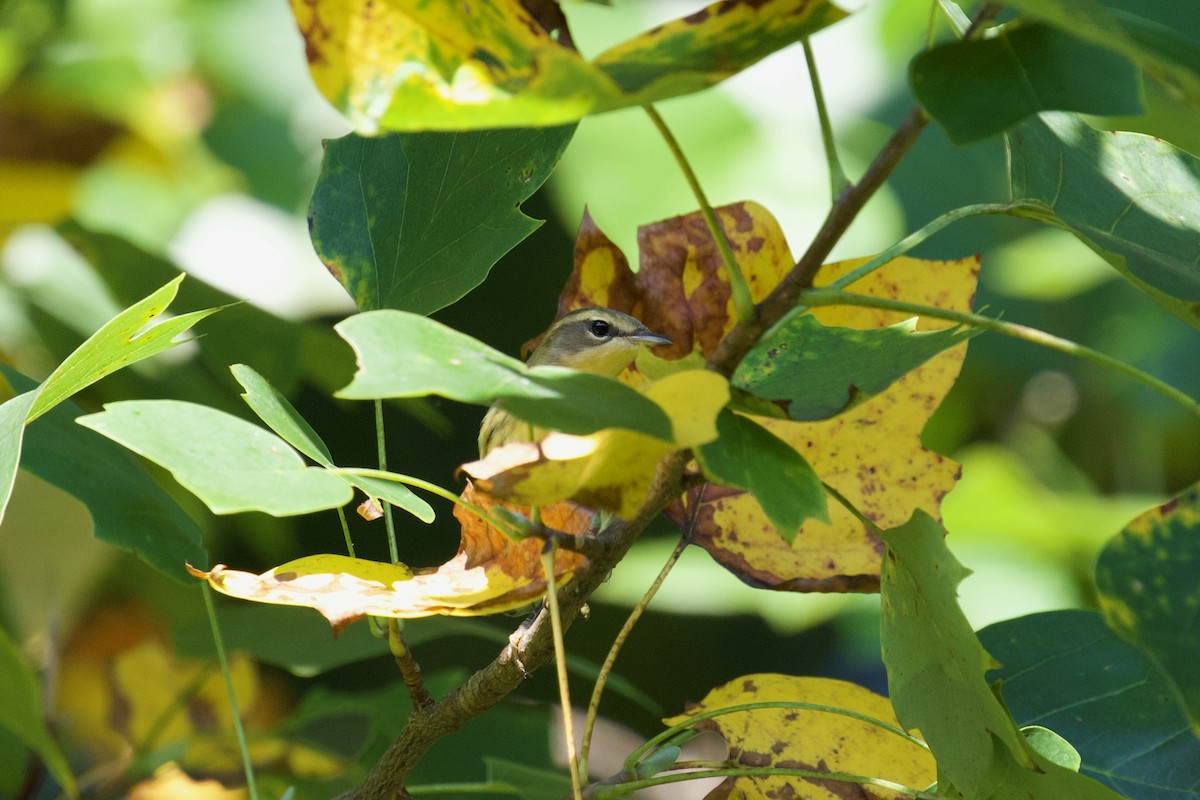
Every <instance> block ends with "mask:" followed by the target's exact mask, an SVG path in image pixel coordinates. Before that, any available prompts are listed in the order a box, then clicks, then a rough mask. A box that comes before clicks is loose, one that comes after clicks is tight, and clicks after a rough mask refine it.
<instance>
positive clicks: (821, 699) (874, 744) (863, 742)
mask: <svg viewBox="0 0 1200 800" xmlns="http://www.w3.org/2000/svg"><path fill="white" fill-rule="evenodd" d="M777 701H784V702H804V703H813V704H816V705H824V706H833V707H836V708H839V709H844V710H848V711H853V712H857V713H858V714H862V715H866V716H868V717H872V718H874V719H876V720H879V721H880V722H883V723H886V724H887V725H890V726H892V727H893V728H896V729H899V728H900V724H899V723H898V722H897V721H896V714H895V712H894V711H893V710H892V704H891V703H890V702H889V701H888V699H887V698H886V697H881V696H879V695H877V694H875V693H874V692H870V691H868V690H866V689H864V688H862V687H861V686H856V685H854V684H852V683H847V682H845V681H838V680H833V679H830V678H797V677H791V676H788V675H775V674H758V675H746V676H744V677H742V678H737V679H735V680H732V681H730V682H729V683H727V684H725V685H724V686H719V687H717V688H716V689H713V690H712V691H711V692H709V693H708V696H707V697H705V698H704V700H702V701H701V702H700V703H698V704H695V705H689V706H688V710H687V713H685V714H680V715H679V716H676V717H672V718H670V719H666V720H664V722H665V723H666V724H668V725H675V724H679V723H682V722H686V721H687V720H688V719H689V718H690V717H693V716H695V715H697V714H701V713H704V712H708V711H714V710H718V709H721V708H727V707H730V706H735V705H743V704H747V703H762V702H777ZM693 727H695V728H697V729H699V730H707V731H716V732H717V733H719V734H720V735H721V736H722V737H723V738H724V739H725V742H726V743H727V744H728V746H729V757H730V760H731V761H732V762H733V763H734V764H735V765H739V766H753V767H771V766H776V767H784V768H786V767H792V768H797V767H799V768H803V769H811V770H819V771H823V772H842V773H848V774H852V775H862V776H866V777H876V778H884V779H886V780H890V781H893V782H895V783H899V784H902V785H904V786H909V787H912V788H916V789H923V788H925V787H926V786H929V785H930V784H931V783H933V782H934V781H935V780H937V766H936V764H935V763H934V760H933V756H932V755H931V754H930V753H929V751H928V750H927V749H926V748H924V747H922V746H920V745H918V744H916V743H914V742H912V741H910V740H908V739H906V738H904V737H902V736H900V735H898V734H897V733H895V732H892V731H889V730H887V729H885V728H882V727H880V726H878V725H876V724H873V723H871V722H865V721H863V720H860V719H855V718H853V717H849V716H845V715H842V714H836V713H829V712H825V711H810V710H805V709H797V708H757V709H753V710H749V711H735V712H731V713H729V714H722V715H720V716H717V717H713V718H712V719H706V720H701V721H699V722H697V723H696V724H695V725H694V726H693ZM859 788H860V787H859V786H857V785H853V784H847V783H836V782H830V781H823V780H819V779H811V778H796V777H783V776H781V777H771V778H746V777H742V778H729V779H727V780H726V781H725V782H724V783H723V784H721V785H720V786H718V787H717V788H716V789H714V790H713V792H711V793H710V795H709V796H710V797H715V796H720V797H739V798H757V797H791V798H797V800H801V799H804V800H838V798H843V797H848V796H851V795H853V796H855V797H868V798H885V797H886V798H893V797H900V796H902V795H899V794H897V793H894V792H891V791H889V790H886V789H879V788H876V787H873V786H862V787H861V791H859Z"/></svg>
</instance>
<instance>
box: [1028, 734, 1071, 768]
mask: <svg viewBox="0 0 1200 800" xmlns="http://www.w3.org/2000/svg"><path fill="white" fill-rule="evenodd" d="M1021 734H1022V735H1023V736H1024V737H1025V741H1027V742H1029V746H1030V747H1032V748H1033V749H1034V750H1036V751H1037V752H1038V753H1040V754H1041V755H1043V756H1045V757H1046V758H1048V759H1050V760H1051V761H1053V762H1054V763H1055V764H1058V765H1059V766H1060V767H1066V768H1067V769H1069V770H1072V771H1073V772H1079V767H1080V765H1082V764H1083V759H1081V758H1080V757H1079V751H1078V750H1076V749H1075V748H1074V747H1073V746H1072V745H1071V743H1070V742H1068V741H1067V740H1066V739H1064V738H1063V737H1061V736H1059V735H1058V734H1057V733H1055V732H1054V731H1052V730H1050V729H1049V728H1043V727H1042V726H1041V725H1026V726H1024V727H1023V728H1021Z"/></svg>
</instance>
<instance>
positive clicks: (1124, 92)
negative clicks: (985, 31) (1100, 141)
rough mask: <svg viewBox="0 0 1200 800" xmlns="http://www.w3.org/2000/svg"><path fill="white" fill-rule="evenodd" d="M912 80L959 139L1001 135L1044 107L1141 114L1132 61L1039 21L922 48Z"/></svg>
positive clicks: (1138, 85)
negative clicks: (974, 37)
mask: <svg viewBox="0 0 1200 800" xmlns="http://www.w3.org/2000/svg"><path fill="white" fill-rule="evenodd" d="M909 81H910V82H911V84H912V88H913V92H914V93H915V94H916V96H917V99H918V100H919V101H920V102H921V105H922V107H923V108H924V109H925V110H926V111H927V112H928V113H929V115H930V116H932V117H933V118H934V119H935V120H937V121H938V123H939V124H940V125H941V126H942V127H943V128H945V130H946V133H947V135H948V136H949V137H950V140H951V141H952V142H954V143H955V144H967V143H970V142H974V141H977V140H979V139H984V138H987V137H988V136H992V135H994V134H997V133H1000V132H1001V131H1003V130H1004V129H1005V128H1008V127H1009V126H1010V125H1015V124H1016V123H1018V122H1020V121H1021V120H1023V119H1025V118H1026V117H1028V116H1030V115H1031V114H1036V113H1038V112H1039V111H1078V112H1080V113H1084V114H1097V115H1106V116H1119V115H1122V114H1130V115H1136V114H1140V113H1141V112H1142V103H1141V99H1140V95H1141V81H1140V79H1139V76H1138V71H1137V69H1135V68H1134V66H1133V65H1132V64H1131V63H1129V61H1128V60H1126V59H1125V58H1123V57H1122V56H1120V55H1118V54H1117V53H1115V52H1113V51H1112V50H1108V49H1106V48H1104V47H1101V46H1098V45H1095V44H1092V43H1090V42H1087V41H1084V40H1082V39H1078V38H1076V37H1074V36H1072V35H1070V34H1069V33H1067V32H1065V31H1062V30H1059V29H1058V28H1054V27H1052V26H1050V25H1045V24H1041V23H1033V24H1028V25H1019V24H1018V25H1006V26H1004V27H1003V28H1001V29H1000V30H999V32H998V33H997V34H996V35H995V36H991V37H987V38H982V39H973V40H970V41H951V42H945V43H943V44H940V45H937V46H936V47H932V48H930V49H928V50H924V51H922V52H921V53H919V54H918V55H917V57H916V58H914V59H913V60H912V63H911V64H910V65H909Z"/></svg>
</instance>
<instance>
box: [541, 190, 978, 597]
mask: <svg viewBox="0 0 1200 800" xmlns="http://www.w3.org/2000/svg"><path fill="white" fill-rule="evenodd" d="M716 211H717V216H718V218H719V220H720V221H721V225H722V227H723V228H724V229H725V231H726V232H727V233H728V234H729V237H730V243H731V246H732V248H733V252H734V256H735V258H736V259H737V261H738V264H739V265H740V267H741V269H742V271H743V273H744V275H745V276H746V281H747V283H748V284H749V287H750V293H751V297H752V298H753V299H754V301H755V302H758V301H760V300H762V299H763V298H764V297H766V296H767V294H768V293H769V292H770V291H771V290H772V289H773V288H774V287H775V286H776V285H777V284H778V283H779V281H780V279H782V277H783V276H784V275H786V274H787V273H788V272H789V271H790V270H791V268H792V266H793V258H792V255H791V252H790V251H789V249H788V246H787V242H786V241H785V240H784V238H783V233H782V231H781V229H780V228H779V225H778V223H777V222H776V221H775V219H774V218H773V217H772V216H771V214H770V212H768V211H767V210H766V209H765V208H763V207H762V206H760V205H758V204H756V203H752V202H744V203H736V204H734V205H731V206H725V207H723V208H719V209H716ZM638 245H639V249H640V268H639V270H638V272H636V273H634V272H633V271H631V270H630V269H629V265H628V262H627V261H626V259H625V257H624V256H623V255H622V254H621V252H620V250H618V249H617V248H616V246H615V245H613V244H612V242H611V241H609V239H608V238H607V237H606V236H605V235H604V234H603V232H601V231H600V230H599V229H598V228H596V226H595V224H594V223H593V222H592V220H591V218H590V217H587V216H585V217H584V220H583V223H582V224H581V226H580V231H579V237H578V239H577V241H576V249H575V269H574V272H573V273H572V275H571V277H570V278H569V279H568V282H567V285H566V287H565V288H564V290H563V293H562V295H561V296H560V298H559V310H560V311H562V312H565V311H568V310H571V309H574V308H580V307H583V306H588V305H607V306H610V307H613V308H616V309H618V310H621V311H625V312H627V313H631V314H634V315H635V316H637V317H638V318H639V319H641V320H642V321H643V322H645V323H646V324H647V325H648V326H649V327H650V328H651V329H653V330H655V331H659V332H661V333H662V334H663V335H665V336H669V337H670V338H671V339H672V340H673V341H674V345H673V346H672V347H670V348H664V350H663V351H661V354H662V355H665V356H667V357H669V358H684V357H690V358H694V357H695V356H694V354H695V353H697V352H698V353H700V354H701V355H702V356H704V357H708V356H711V355H712V353H713V351H714V350H715V349H716V347H717V345H718V344H719V342H720V341H721V339H722V338H723V337H724V336H725V334H726V333H727V332H728V331H729V330H730V329H731V328H732V327H733V324H734V320H733V302H732V298H731V294H730V290H729V282H728V278H727V275H726V271H725V267H724V265H723V263H722V261H721V259H720V256H719V254H718V253H717V250H716V247H715V245H714V244H713V241H712V237H711V235H710V234H709V232H708V229H707V227H706V226H705V224H704V220H703V218H702V216H701V215H700V214H699V213H698V212H697V213H693V214H688V215H686V216H682V217H675V218H673V219H668V220H664V221H662V222H656V223H653V224H651V225H645V226H643V227H642V228H641V229H639V231H638ZM864 260H865V259H857V260H851V261H844V262H839V263H835V264H828V265H826V266H825V267H823V268H822V269H821V271H820V272H819V273H818V275H817V280H816V284H817V285H823V284H826V283H829V282H830V281H832V280H834V279H835V278H837V277H838V276H840V275H843V274H845V273H847V272H849V271H850V270H852V269H854V268H855V267H857V266H858V265H859V264H861V263H863V261H864ZM978 274H979V261H978V259H977V258H969V259H964V260H960V261H922V260H919V259H910V258H900V259H896V260H893V261H892V262H890V263H888V264H887V265H885V266H884V267H882V268H881V269H879V270H876V271H875V272H873V273H871V274H870V275H868V276H867V277H866V278H863V279H861V280H859V281H856V282H855V283H853V284H851V285H850V286H849V287H847V289H848V291H852V292H856V293H861V294H868V295H874V296H879V297H890V298H900V299H903V300H906V301H909V302H914V303H922V304H925V305H931V306H937V307H939V308H946V309H954V310H959V311H969V310H970V307H971V300H972V298H973V296H974V292H975V285H976V283H977V280H978ZM813 313H814V314H815V316H816V317H817V318H818V319H819V320H820V321H821V322H822V323H824V324H825V325H838V326H846V327H852V328H875V327H883V326H886V325H890V324H894V323H896V322H900V321H902V320H903V319H904V318H905V317H906V316H910V315H905V314H900V313H896V312H885V311H877V310H874V309H864V308H852V307H846V306H843V307H826V308H820V309H817V310H815V311H814V312H813ZM950 326H951V323H945V322H941V321H939V320H930V319H925V318H922V319H921V320H920V321H919V322H918V325H917V329H918V330H932V329H939V328H944V327H950ZM965 353H966V347H965V345H963V346H960V347H955V348H953V349H950V350H947V351H945V352H944V353H942V354H940V355H938V356H936V357H935V358H933V359H931V360H929V361H928V362H926V363H925V364H924V365H922V366H921V367H919V368H917V369H915V370H913V371H912V372H910V373H908V374H907V375H905V376H904V377H903V378H901V379H900V380H899V381H897V382H896V383H894V384H892V386H891V387H889V388H888V389H887V390H886V391H884V392H881V393H880V394H878V395H876V396H875V397H873V398H871V399H870V400H868V401H866V402H864V403H862V404H861V405H858V406H856V407H854V408H852V409H851V410H850V411H848V412H846V413H843V414H841V415H839V416H837V417H834V418H832V419H830V420H825V421H822V422H815V423H799V422H792V421H789V420H779V419H767V418H762V417H754V419H755V421H756V422H759V423H761V424H762V425H763V426H765V427H766V428H768V429H769V430H770V431H771V432H772V433H774V434H775V435H776V436H778V437H779V438H781V439H783V440H784V441H786V442H787V443H788V444H790V445H791V446H792V447H794V448H795V449H796V450H797V452H799V453H800V455H802V456H803V457H804V458H805V460H807V461H808V462H809V464H811V465H812V466H813V468H814V469H815V470H816V471H817V474H818V475H819V476H820V477H821V478H822V480H824V481H825V482H826V483H828V484H829V485H831V486H833V487H834V488H836V489H837V490H838V491H839V492H841V493H842V495H843V496H845V497H846V498H847V499H848V500H849V501H850V502H851V503H852V504H854V506H855V507H856V508H858V509H859V510H860V511H862V512H863V513H864V515H865V516H866V517H868V518H869V519H871V520H873V521H874V522H875V523H876V524H877V525H879V526H881V527H885V528H886V527H891V526H894V525H899V524H902V523H903V522H905V521H906V520H907V519H908V518H909V516H911V514H912V512H913V511H914V510H915V509H917V508H920V509H924V510H925V511H927V512H929V513H930V514H932V515H933V516H935V517H938V516H939V512H938V509H939V506H940V503H941V499H942V497H944V496H945V494H946V493H947V492H949V491H950V489H951V488H952V487H953V486H954V482H955V481H956V480H957V478H958V472H959V467H958V465H957V464H956V463H955V462H954V461H952V460H950V459H948V458H946V457H944V456H942V455H939V454H937V453H933V452H930V451H928V450H926V449H925V448H924V447H922V445H921V438H920V437H921V431H922V430H923V428H924V427H925V424H926V422H927V421H928V420H929V417H930V415H931V414H932V413H933V412H934V410H936V408H937V405H938V403H940V402H941V399H942V398H943V397H944V396H945V395H946V393H947V392H948V391H949V390H950V387H951V386H952V385H953V383H954V380H955V379H956V377H957V375H958V370H959V368H960V367H961V365H962V360H963V357H964V356H965ZM642 363H648V360H647V359H643V362H642ZM659 371H660V372H661V371H662V370H659ZM696 496H697V492H695V491H694V492H692V493H691V495H690V497H689V498H688V499H687V500H686V502H683V503H678V504H676V505H674V506H672V507H671V508H669V509H668V514H669V516H671V518H672V519H674V520H675V522H676V523H677V524H680V525H683V524H685V522H686V520H688V519H690V518H691V511H692V505H691V504H692V502H693V501H694V498H695V497H696ZM829 514H830V520H831V521H830V522H829V523H825V522H821V521H818V520H809V521H808V522H806V523H805V524H804V526H803V527H802V528H801V529H800V532H799V533H798V534H797V536H796V537H795V539H794V540H793V542H792V543H791V544H790V545H789V544H788V543H786V542H784V541H783V540H782V539H781V538H780V537H779V535H778V534H777V533H776V531H775V529H774V528H773V527H772V526H771V524H770V522H769V521H768V520H767V517H766V515H765V514H764V513H763V511H762V508H761V507H760V506H759V504H758V502H757V501H756V500H755V499H754V497H753V496H751V495H749V494H747V493H745V492H744V491H741V490H736V489H729V488H726V487H719V486H709V487H707V488H706V489H705V491H704V503H703V507H702V508H701V509H700V511H699V514H698V515H697V528H696V542H697V544H700V545H701V546H702V547H704V548H705V549H706V550H708V551H709V552H710V553H711V554H712V555H713V557H714V558H716V559H717V561H719V562H720V563H721V564H723V565H724V566H725V567H726V568H727V569H730V570H731V571H732V572H734V573H735V574H737V575H738V576H739V577H740V578H742V579H743V580H745V581H747V582H748V583H751V584H752V585H756V586H764V587H770V588H776V589H786V590H793V591H877V590H878V588H879V557H880V556H879V554H880V553H881V552H882V545H881V543H880V542H879V541H878V539H877V538H876V537H875V536H874V535H873V534H871V533H870V531H869V530H867V529H866V528H865V527H864V526H863V524H862V523H861V522H859V521H858V520H857V519H856V518H855V517H854V516H853V515H851V514H850V513H849V512H847V511H846V510H845V509H844V508H842V506H841V505H839V504H837V503H834V502H831V503H830V506H829Z"/></svg>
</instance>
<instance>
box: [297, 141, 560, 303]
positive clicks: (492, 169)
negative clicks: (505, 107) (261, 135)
mask: <svg viewBox="0 0 1200 800" xmlns="http://www.w3.org/2000/svg"><path fill="white" fill-rule="evenodd" d="M574 130H575V127H574V126H573V125H570V126H565V127H557V128H544V129H527V128H522V129H515V130H512V129H510V130H486V131H473V132H466V133H410V134H402V135H393V136H383V137H379V138H377V139H369V138H364V137H362V136H357V135H355V134H351V135H349V136H345V137H342V138H341V139H334V140H332V141H330V142H327V143H326V145H325V157H324V159H323V160H322V162H321V174H320V177H318V179H317V185H316V188H315V189H314V190H313V198H312V204H311V207H310V209H309V230H310V232H311V234H312V240H313V246H314V247H315V248H316V250H317V254H318V255H319V256H320V257H321V260H322V261H324V262H325V264H326V266H327V267H328V268H329V271H330V272H332V273H333V275H334V277H336V278H337V279H338V281H339V282H340V283H341V284H342V286H344V287H345V288H346V291H347V292H348V293H349V294H350V296H351V297H353V298H354V302H355V303H356V304H357V305H358V308H359V309H360V310H362V311H368V310H373V309H380V308H398V309H403V310H405V311H413V312H416V313H418V314H430V313H432V312H434V311H437V310H438V309H439V308H443V307H445V306H448V305H450V304H451V303H453V302H455V301H456V300H458V299H459V298H461V297H462V296H463V295H465V294H466V293H467V292H469V291H471V290H472V289H474V288H475V287H476V286H478V285H479V284H481V283H482V282H483V280H484V278H486V277H487V275H488V272H489V271H490V270H491V268H492V265H493V264H495V263H496V262H497V261H498V260H499V259H500V257H501V256H503V255H504V254H505V253H507V252H508V251H509V250H511V249H512V248H513V247H514V246H515V245H516V244H517V243H518V242H520V241H521V240H522V239H524V238H525V237H527V236H529V234H531V233H533V231H535V230H536V229H537V228H538V227H539V226H540V225H541V224H542V223H541V221H539V220H535V219H531V218H529V217H527V216H525V215H524V214H522V213H521V210H520V204H521V203H522V202H524V201H525V200H526V199H528V198H529V196H530V195H532V194H533V193H534V192H535V191H537V189H538V187H540V186H541V185H542V184H543V183H544V182H545V180H546V178H547V177H549V175H550V171H551V170H552V169H554V165H555V164H557V163H558V159H559V157H560V156H561V155H562V152H563V150H564V149H565V148H566V146H567V142H569V141H570V140H571V134H572V133H574Z"/></svg>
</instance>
